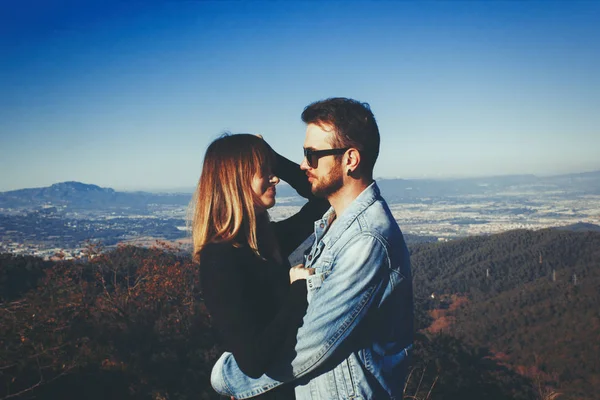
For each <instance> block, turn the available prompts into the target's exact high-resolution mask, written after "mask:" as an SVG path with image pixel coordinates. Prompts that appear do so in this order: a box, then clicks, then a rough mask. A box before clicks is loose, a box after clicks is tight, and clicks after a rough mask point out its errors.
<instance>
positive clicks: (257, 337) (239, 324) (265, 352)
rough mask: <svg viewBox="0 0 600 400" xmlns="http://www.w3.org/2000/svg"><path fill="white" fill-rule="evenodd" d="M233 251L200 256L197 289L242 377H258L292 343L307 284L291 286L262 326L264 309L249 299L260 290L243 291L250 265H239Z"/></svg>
mask: <svg viewBox="0 0 600 400" xmlns="http://www.w3.org/2000/svg"><path fill="white" fill-rule="evenodd" d="M206 250H208V249H206ZM236 251H237V249H232V248H231V246H219V247H218V248H217V249H216V250H212V251H203V254H202V259H201V264H200V285H201V289H202V293H203V296H204V302H205V305H206V307H207V309H208V311H209V313H210V315H211V317H212V319H213V323H214V325H215V327H216V328H217V330H218V331H219V332H220V333H221V334H222V335H223V341H224V344H225V347H226V349H227V350H228V351H230V352H231V353H233V356H234V357H235V360H236V361H237V364H238V366H239V367H240V370H241V371H242V372H243V373H244V374H246V375H247V376H249V377H251V378H258V377H260V376H261V375H262V374H263V373H264V372H265V371H266V369H267V367H268V366H269V363H270V362H271V361H273V360H274V359H275V357H276V356H277V355H278V354H279V353H280V352H281V351H283V346H284V345H285V344H286V343H290V342H293V341H294V340H295V337H296V333H297V330H298V328H299V327H300V325H301V324H302V318H303V317H304V314H305V313H306V308H307V306H308V302H307V300H306V295H307V289H306V281H305V280H297V281H295V282H294V283H293V284H292V285H291V286H290V289H289V292H288V294H287V297H286V298H285V300H284V302H283V303H282V304H280V307H279V310H278V312H277V313H276V314H275V316H274V317H273V319H272V320H271V321H269V322H268V323H267V324H266V326H265V325H264V324H261V323H260V322H259V321H261V320H264V317H262V315H261V312H264V310H260V309H256V307H252V303H253V302H252V301H250V300H251V299H249V298H248V297H249V296H252V291H260V290H263V289H262V288H260V287H249V286H248V282H247V279H244V273H243V271H242V268H246V269H247V270H246V272H247V271H248V269H249V268H251V265H241V264H240V262H239V261H238V259H237V257H236V256H235V252H236ZM261 317H262V318H261ZM292 336H293V337H292Z"/></svg>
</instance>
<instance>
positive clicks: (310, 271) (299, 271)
mask: <svg viewBox="0 0 600 400" xmlns="http://www.w3.org/2000/svg"><path fill="white" fill-rule="evenodd" d="M314 274H315V269H314V268H304V264H298V265H296V266H294V267H292V268H290V283H294V282H295V281H297V280H298V279H306V278H308V277H309V276H310V275H314Z"/></svg>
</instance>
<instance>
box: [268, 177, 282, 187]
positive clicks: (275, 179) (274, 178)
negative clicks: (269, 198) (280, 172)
mask: <svg viewBox="0 0 600 400" xmlns="http://www.w3.org/2000/svg"><path fill="white" fill-rule="evenodd" d="M279 181H280V179H279V177H278V176H277V175H273V176H271V179H269V182H270V183H271V184H272V185H273V186H275V185H277V184H278V183H279Z"/></svg>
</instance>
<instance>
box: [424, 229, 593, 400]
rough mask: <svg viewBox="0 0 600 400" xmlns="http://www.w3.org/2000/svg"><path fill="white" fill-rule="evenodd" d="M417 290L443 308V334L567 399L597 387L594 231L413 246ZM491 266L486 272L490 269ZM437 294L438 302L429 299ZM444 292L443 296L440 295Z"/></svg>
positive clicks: (527, 233)
mask: <svg viewBox="0 0 600 400" xmlns="http://www.w3.org/2000/svg"><path fill="white" fill-rule="evenodd" d="M412 261H413V270H414V283H415V292H416V293H418V295H417V296H418V297H419V298H422V299H427V301H428V306H427V307H429V308H442V309H443V308H447V307H448V304H447V301H445V300H444V299H447V297H445V296H444V295H448V294H457V293H463V294H466V295H467V297H468V299H469V301H468V302H466V303H465V304H464V305H462V306H460V307H458V308H457V309H456V310H454V311H451V312H448V313H446V316H450V320H451V321H452V323H451V324H450V325H449V326H448V327H447V328H446V330H445V333H449V334H451V335H453V336H455V337H457V338H460V339H462V340H464V341H465V342H466V343H468V344H469V345H471V346H485V347H487V348H490V349H492V350H493V352H494V353H497V355H498V359H499V360H502V361H503V362H505V363H507V364H508V365H510V366H511V367H512V368H513V369H514V370H518V371H520V372H522V373H524V374H525V375H528V376H530V377H532V378H535V379H538V380H539V381H540V382H542V383H546V384H551V385H555V386H556V387H558V390H559V392H562V393H564V396H563V398H589V399H593V398H597V397H596V393H598V392H600V361H599V360H600V308H599V306H598V305H599V304H600V233H596V232H566V231H558V230H552V229H546V230H541V231H525V230H519V231H512V232H507V233H503V234H500V235H493V236H487V237H471V238H466V239H462V240H457V241H455V242H448V243H443V244H431V245H421V246H416V247H414V248H413V249H412ZM488 271H489V276H488ZM432 293H434V297H435V299H432V298H431V294H432ZM440 299H442V300H440Z"/></svg>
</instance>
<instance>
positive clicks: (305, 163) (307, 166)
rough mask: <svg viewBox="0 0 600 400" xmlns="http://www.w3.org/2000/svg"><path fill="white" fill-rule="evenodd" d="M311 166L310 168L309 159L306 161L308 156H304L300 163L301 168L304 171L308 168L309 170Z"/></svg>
mask: <svg viewBox="0 0 600 400" xmlns="http://www.w3.org/2000/svg"><path fill="white" fill-rule="evenodd" d="M309 168H310V166H309V165H308V161H306V157H304V158H303V159H302V162H301V163H300V169H301V170H302V171H306V170H308V169H309Z"/></svg>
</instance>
